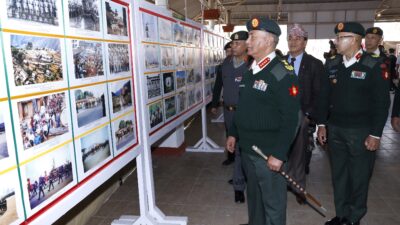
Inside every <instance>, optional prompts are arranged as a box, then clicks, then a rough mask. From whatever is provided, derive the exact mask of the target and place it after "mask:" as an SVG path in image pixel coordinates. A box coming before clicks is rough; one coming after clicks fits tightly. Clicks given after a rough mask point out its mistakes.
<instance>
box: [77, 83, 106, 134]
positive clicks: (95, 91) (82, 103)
mask: <svg viewBox="0 0 400 225" xmlns="http://www.w3.org/2000/svg"><path fill="white" fill-rule="evenodd" d="M105 91H106V89H105V85H98V86H90V87H85V88H80V89H76V90H74V91H73V92H74V96H75V110H76V115H77V116H76V117H77V120H78V121H77V122H78V127H83V126H85V125H87V124H90V123H92V122H94V121H97V120H99V119H101V118H103V117H105V116H107V108H106V102H105V96H104V93H105Z"/></svg>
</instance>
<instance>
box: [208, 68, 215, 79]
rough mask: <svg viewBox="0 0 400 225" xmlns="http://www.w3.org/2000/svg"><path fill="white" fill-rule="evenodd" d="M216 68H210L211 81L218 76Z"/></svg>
mask: <svg viewBox="0 0 400 225" xmlns="http://www.w3.org/2000/svg"><path fill="white" fill-rule="evenodd" d="M215 68H216V67H215V66H210V70H209V72H210V79H212V78H214V77H215V76H216V71H215Z"/></svg>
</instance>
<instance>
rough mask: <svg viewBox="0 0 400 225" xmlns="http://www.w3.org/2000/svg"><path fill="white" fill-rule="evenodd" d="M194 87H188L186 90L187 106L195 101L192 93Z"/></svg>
mask: <svg viewBox="0 0 400 225" xmlns="http://www.w3.org/2000/svg"><path fill="white" fill-rule="evenodd" d="M194 93H195V92H194V89H189V90H187V91H186V95H187V106H188V107H190V106H192V105H194V104H195V103H196V98H195V94H194Z"/></svg>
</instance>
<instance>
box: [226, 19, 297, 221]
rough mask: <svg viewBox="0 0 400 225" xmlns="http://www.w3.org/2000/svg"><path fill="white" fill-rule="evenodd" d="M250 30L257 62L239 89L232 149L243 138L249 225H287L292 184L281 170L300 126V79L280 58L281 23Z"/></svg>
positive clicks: (257, 22)
mask: <svg viewBox="0 0 400 225" xmlns="http://www.w3.org/2000/svg"><path fill="white" fill-rule="evenodd" d="M247 29H248V31H249V38H248V39H247V42H246V43H247V53H248V54H249V55H251V56H252V57H253V58H254V61H253V63H252V65H251V67H250V70H249V71H247V72H246V73H245V74H244V75H243V79H242V81H241V83H240V85H239V87H240V95H239V102H238V106H237V109H236V112H235V116H234V123H233V125H232V126H231V127H230V129H229V131H228V135H229V136H228V139H227V141H226V148H227V149H228V151H234V150H235V144H236V140H238V144H239V147H240V149H241V151H242V152H241V153H242V154H241V156H242V164H243V169H244V171H245V175H246V178H247V198H248V200H247V204H248V215H249V224H251V225H270V224H274V225H284V224H286V200H287V196H286V195H287V194H286V181H285V178H284V177H282V176H281V175H280V174H279V173H277V172H278V171H279V170H281V169H282V167H283V166H284V162H285V161H286V160H287V153H288V151H289V148H290V144H291V142H292V140H293V139H294V136H295V133H296V127H297V125H298V117H299V112H300V101H299V96H298V93H299V91H298V81H297V77H296V75H295V74H294V72H293V67H292V66H290V65H289V63H288V62H287V61H286V60H281V59H280V58H279V57H277V56H276V53H275V48H276V45H277V44H278V41H279V38H278V37H279V35H280V34H281V30H280V28H279V26H278V24H277V23H276V22H274V21H272V20H269V19H262V18H253V19H251V20H250V21H248V22H247ZM253 145H256V146H258V147H259V148H260V149H262V151H263V152H264V154H265V155H267V156H269V158H268V161H267V162H266V161H265V160H264V159H263V158H261V157H260V156H259V155H257V154H256V153H255V152H254V151H253V150H252V146H253Z"/></svg>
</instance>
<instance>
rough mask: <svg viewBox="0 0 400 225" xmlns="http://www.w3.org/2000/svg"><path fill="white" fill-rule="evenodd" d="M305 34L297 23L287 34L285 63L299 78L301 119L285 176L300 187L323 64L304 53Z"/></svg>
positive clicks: (307, 162)
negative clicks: (292, 179) (288, 64)
mask: <svg viewBox="0 0 400 225" xmlns="http://www.w3.org/2000/svg"><path fill="white" fill-rule="evenodd" d="M307 39H308V33H307V32H306V31H305V30H304V28H303V27H302V26H301V25H299V24H294V25H293V26H291V28H290V29H289V31H288V46H289V54H288V55H287V56H286V57H287V59H288V62H289V63H290V64H292V65H293V67H294V70H295V74H296V75H297V76H298V79H299V89H300V105H301V112H302V113H301V116H300V123H299V125H300V126H299V128H298V131H297V135H296V139H295V140H294V142H293V143H292V146H291V150H290V153H289V160H288V173H289V174H290V175H291V176H292V177H293V178H294V179H295V180H296V181H297V182H298V183H299V184H300V185H302V186H303V187H305V185H306V174H308V173H309V170H310V169H309V165H310V160H311V154H312V152H311V150H312V146H313V144H314V143H313V136H312V135H313V133H314V131H315V122H314V120H313V118H314V112H315V108H316V99H317V97H318V94H319V90H320V76H322V75H323V74H324V66H323V64H322V62H321V61H320V60H318V59H316V58H315V57H313V56H312V55H309V54H307V53H306V52H305V48H306V45H307ZM295 194H296V196H297V201H298V202H299V203H300V204H303V203H304V201H305V198H304V196H303V195H302V194H300V193H295Z"/></svg>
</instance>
